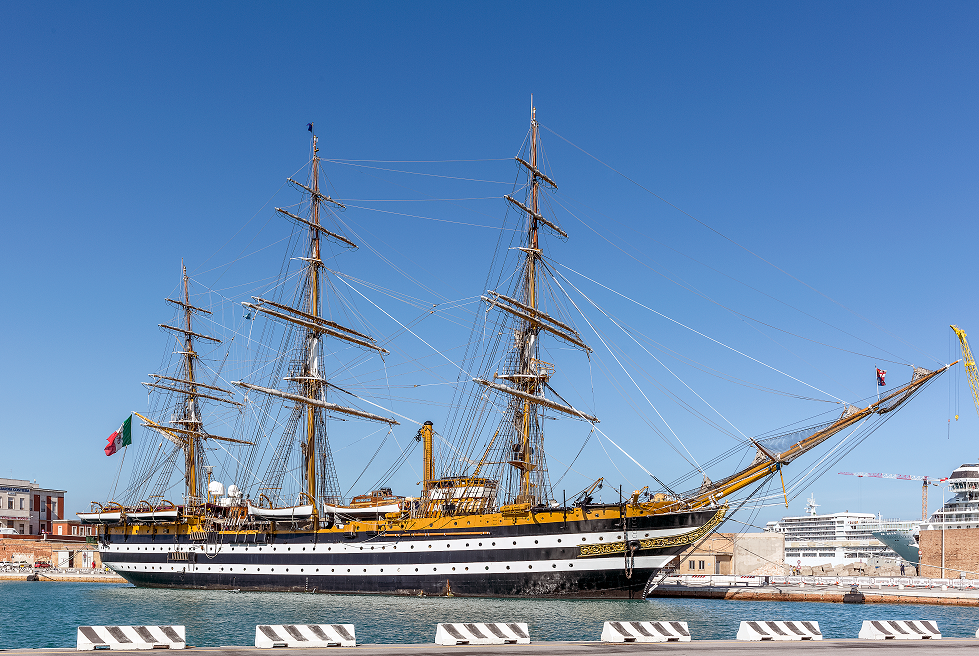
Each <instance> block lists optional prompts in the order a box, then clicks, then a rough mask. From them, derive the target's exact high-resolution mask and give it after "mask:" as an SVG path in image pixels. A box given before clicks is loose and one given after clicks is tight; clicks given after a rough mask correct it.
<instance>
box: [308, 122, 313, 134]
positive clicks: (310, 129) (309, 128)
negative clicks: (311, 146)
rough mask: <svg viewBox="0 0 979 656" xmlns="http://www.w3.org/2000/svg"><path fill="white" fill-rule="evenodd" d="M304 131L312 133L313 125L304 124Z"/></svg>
mask: <svg viewBox="0 0 979 656" xmlns="http://www.w3.org/2000/svg"><path fill="white" fill-rule="evenodd" d="M306 130H307V131H308V132H312V131H313V124H312V123H307V124H306Z"/></svg>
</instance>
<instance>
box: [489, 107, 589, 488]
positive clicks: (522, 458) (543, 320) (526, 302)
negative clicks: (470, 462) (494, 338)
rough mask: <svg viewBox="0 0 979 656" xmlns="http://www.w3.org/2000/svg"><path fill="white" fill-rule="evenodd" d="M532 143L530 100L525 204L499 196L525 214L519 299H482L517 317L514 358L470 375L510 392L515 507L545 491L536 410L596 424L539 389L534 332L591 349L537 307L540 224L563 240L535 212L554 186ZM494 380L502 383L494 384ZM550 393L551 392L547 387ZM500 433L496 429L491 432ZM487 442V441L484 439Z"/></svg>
mask: <svg viewBox="0 0 979 656" xmlns="http://www.w3.org/2000/svg"><path fill="white" fill-rule="evenodd" d="M538 141H539V125H538V123H537V109H536V108H535V107H534V106H533V104H531V108H530V155H529V157H530V161H529V162H528V161H526V160H524V159H521V158H520V157H516V158H515V160H516V162H517V163H518V164H520V165H521V166H522V167H523V168H524V169H526V171H527V173H528V175H529V188H528V192H527V197H526V199H525V200H526V203H527V204H525V203H523V202H520V201H519V200H517V199H515V198H513V197H511V196H505V197H504V198H505V199H506V200H507V201H508V202H509V203H510V204H511V205H513V206H514V207H516V208H517V209H518V210H520V211H521V212H523V213H524V214H525V215H526V217H527V224H526V225H527V228H526V245H525V246H522V247H520V249H519V250H521V251H522V252H523V260H524V261H523V275H522V280H521V285H520V289H519V291H518V293H519V295H520V298H519V299H516V298H511V297H510V296H506V295H504V294H501V293H499V292H497V291H491V290H490V291H487V295H486V296H483V297H482V298H483V300H484V301H486V302H487V303H488V304H489V305H490V306H491V307H493V306H495V307H497V308H498V309H500V310H502V311H504V312H505V313H508V314H510V315H512V316H514V317H516V318H517V326H518V327H517V329H516V336H515V354H514V356H515V357H513V358H512V359H511V361H510V366H509V371H507V372H505V373H504V374H502V375H500V374H499V373H496V374H494V376H493V379H494V380H493V381H490V380H486V379H482V378H474V379H473V381H474V382H475V383H477V384H479V385H482V386H484V387H488V388H491V389H494V390H496V391H499V392H503V393H505V394H508V395H509V396H510V412H511V413H512V421H513V426H514V428H515V429H516V431H515V432H516V435H515V436H514V437H515V438H516V439H515V440H514V442H513V444H512V447H511V448H512V452H511V454H510V457H509V459H508V460H507V461H506V463H507V464H509V465H510V466H511V467H512V468H514V469H515V470H516V471H517V472H518V473H519V485H518V488H517V494H516V496H515V497H514V498H513V499H512V500H511V501H512V503H513V504H516V505H518V506H528V505H537V504H539V503H541V502H543V501H545V500H546V499H545V498H544V496H543V495H544V494H545V493H546V490H544V489H542V488H543V486H544V482H545V480H546V479H545V477H544V475H543V472H545V471H546V463H545V459H544V450H543V426H542V423H543V422H542V421H541V419H542V416H541V408H548V409H551V410H556V411H558V412H561V413H563V414H566V415H571V416H574V417H578V418H581V419H584V420H586V421H588V422H592V423H597V422H598V419H597V418H596V417H594V416H592V415H589V414H586V413H584V412H581V411H580V410H577V409H575V408H573V407H571V406H570V405H567V404H566V403H559V402H557V401H554V400H552V399H549V398H547V397H545V396H544V390H545V389H550V385H549V384H548V381H549V380H550V378H551V376H552V375H553V374H554V372H555V369H554V366H553V365H551V364H550V363H547V362H544V361H542V360H540V358H539V354H540V345H539V340H538V337H539V335H540V333H541V332H547V333H549V334H551V335H554V336H556V337H559V338H561V339H562V340H564V341H566V342H568V343H570V344H572V345H574V346H576V347H578V348H581V349H582V350H585V351H586V352H590V351H591V349H590V348H588V346H587V345H586V344H585V343H584V341H583V340H582V339H581V336H580V335H579V334H578V333H577V331H575V330H574V329H573V328H572V327H571V326H569V325H567V324H566V323H564V322H562V321H560V320H558V319H555V318H554V317H552V316H550V315H548V314H547V313H545V312H543V311H542V310H541V308H540V305H541V303H540V301H541V299H540V294H539V282H538V278H539V276H540V275H541V272H542V271H541V270H542V268H543V267H544V264H543V262H544V260H543V251H542V249H541V243H540V230H541V227H546V228H547V229H549V230H550V231H552V232H553V233H555V234H556V235H558V236H560V237H562V238H567V236H568V235H567V233H565V232H564V230H562V229H561V228H560V227H559V226H558V225H557V224H556V223H555V222H553V221H551V220H549V219H547V218H545V217H544V216H543V214H542V213H541V210H540V193H541V184H542V183H544V184H547V185H548V186H550V187H551V188H553V189H557V184H556V183H555V182H554V181H553V180H551V178H550V177H548V176H547V175H546V174H545V173H544V172H543V171H541V170H540V168H539V166H538ZM495 380H500V381H503V382H500V383H497V382H495ZM551 391H552V392H553V390H551ZM555 396H556V394H555ZM558 398H560V397H558ZM562 401H563V399H562ZM500 432H501V431H497V435H498V434H499V433H500ZM494 439H495V436H494ZM491 446H492V441H491V442H490V447H491ZM489 452H490V448H487V452H486V455H488V454H489ZM486 455H484V457H483V461H485V460H486ZM483 461H481V462H480V465H479V466H478V467H477V473H478V471H479V469H480V468H481V467H482V464H483ZM535 471H536V472H538V475H537V477H536V478H537V481H536V482H535V481H534V472H535Z"/></svg>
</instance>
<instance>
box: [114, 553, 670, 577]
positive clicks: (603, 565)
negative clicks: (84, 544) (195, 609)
mask: <svg viewBox="0 0 979 656" xmlns="http://www.w3.org/2000/svg"><path fill="white" fill-rule="evenodd" d="M673 558H674V557H673V556H636V557H635V558H634V559H633V558H630V559H629V565H630V567H633V568H635V569H658V568H661V567H665V566H666V564H667V563H669V562H670V561H671V560H673ZM106 564H107V565H108V566H109V567H110V568H112V569H113V570H115V571H117V572H121V573H123V574H125V573H126V572H161V573H168V572H171V573H177V572H187V573H195V574H233V575H235V576H247V575H260V576H269V575H273V574H274V575H275V576H293V577H303V576H347V577H349V576H429V575H432V574H441V575H452V576H465V575H470V576H483V575H485V574H487V573H490V574H505V573H508V572H512V573H517V572H568V571H586V572H594V571H603V570H615V571H617V570H621V569H624V568H625V566H626V559H625V557H614V558H584V559H580V560H514V561H503V562H492V563H488V562H466V561H459V562H454V563H438V564H435V565H432V564H423V563H418V564H410V565H349V566H348V565H344V566H336V565H333V566H331V565H329V564H316V565H302V566H299V565H272V566H270V565H242V564H221V565H209V564H207V563H206V562H204V563H201V562H198V563H197V564H196V565H195V564H191V563H161V564H152V563H112V562H107V563H106Z"/></svg>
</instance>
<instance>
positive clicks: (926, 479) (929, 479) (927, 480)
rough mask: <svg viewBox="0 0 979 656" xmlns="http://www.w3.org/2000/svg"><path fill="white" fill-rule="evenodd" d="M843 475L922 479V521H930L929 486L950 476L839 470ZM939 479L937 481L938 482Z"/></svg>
mask: <svg viewBox="0 0 979 656" xmlns="http://www.w3.org/2000/svg"><path fill="white" fill-rule="evenodd" d="M837 473H838V474H840V475H841V476H856V477H858V478H893V479H895V480H898V481H921V521H923V522H925V521H928V486H929V485H934V486H935V487H938V485H939V483H941V482H942V481H947V480H948V477H947V476H946V477H945V478H935V477H933V476H914V475H912V474H879V473H868V472H837ZM936 481H937V482H936Z"/></svg>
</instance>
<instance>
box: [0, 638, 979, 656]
mask: <svg viewBox="0 0 979 656" xmlns="http://www.w3.org/2000/svg"><path fill="white" fill-rule="evenodd" d="M190 649H193V651H195V652H199V653H201V654H203V655H205V656H267V655H269V654H271V653H273V652H272V650H269V649H256V648H255V647H205V648H190ZM868 650H872V651H876V653H877V654H879V655H880V656H895V655H897V652H900V655H897V656H945V655H947V654H953V655H960V656H968V655H969V654H974V653H976V650H979V639H976V638H943V639H942V640H936V641H931V640H923V641H919V640H915V641H902V642H894V641H886V642H885V641H882V640H881V641H877V640H821V641H814V642H737V641H735V640H695V641H693V642H671V643H662V642H661V643H644V644H637V643H630V644H614V643H607V642H537V643H532V644H529V645H485V646H472V645H464V646H457V647H440V646H437V645H434V644H422V645H359V646H357V647H327V648H324V649H289V648H278V649H275V650H274V654H275V656H313V654H317V655H318V656H323V655H324V654H327V655H328V654H334V653H336V654H348V655H350V656H470V655H474V654H480V655H481V656H483V655H485V656H507V655H508V654H521V655H522V656H530V655H533V656H592V655H599V654H601V655H604V654H622V655H623V656H625V655H630V654H645V653H649V652H663V653H667V652H669V653H673V654H701V655H702V656H781V655H782V654H786V653H789V654H793V655H797V654H798V655H800V656H864V655H865V654H867V653H868ZM879 650H883V651H879ZM44 653H45V654H51V655H63V656H68V655H69V654H77V653H78V652H77V651H75V650H74V649H45V650H44ZM112 653H113V654H120V653H124V654H130V653H131V654H133V655H134V656H136V655H137V654H145V652H135V651H134V652H120V651H113V652H112ZM4 654H5V655H13V656H37V650H35V649H11V650H8V651H6V652H4Z"/></svg>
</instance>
